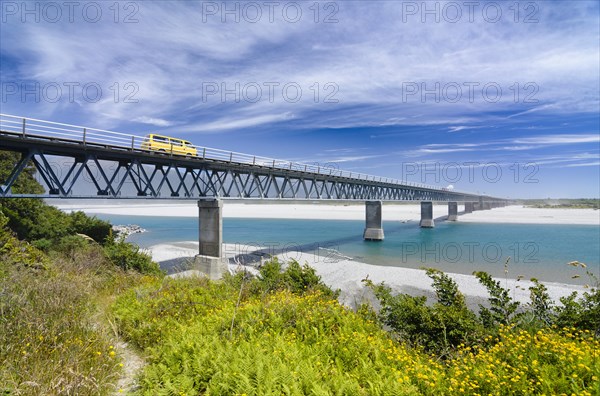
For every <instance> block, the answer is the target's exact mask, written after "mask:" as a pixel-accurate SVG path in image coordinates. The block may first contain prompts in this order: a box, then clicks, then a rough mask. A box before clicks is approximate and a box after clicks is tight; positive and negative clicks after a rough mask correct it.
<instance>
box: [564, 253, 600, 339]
mask: <svg viewBox="0 0 600 396" xmlns="http://www.w3.org/2000/svg"><path fill="white" fill-rule="evenodd" d="M578 264H579V265H582V268H585V264H582V263H578ZM586 274H587V275H588V276H589V277H590V279H591V281H592V285H591V287H590V288H589V291H585V292H583V293H582V296H581V297H580V298H579V299H578V298H577V297H578V295H579V294H578V293H577V292H573V293H571V294H570V295H569V296H567V297H561V298H560V302H561V303H562V306H558V307H557V308H556V311H557V314H556V319H555V324H556V325H557V326H558V327H560V328H563V327H576V328H578V329H584V330H590V331H593V332H594V333H595V334H596V335H597V336H598V337H600V282H599V280H598V278H597V277H596V276H595V275H594V274H593V273H591V272H590V271H586Z"/></svg>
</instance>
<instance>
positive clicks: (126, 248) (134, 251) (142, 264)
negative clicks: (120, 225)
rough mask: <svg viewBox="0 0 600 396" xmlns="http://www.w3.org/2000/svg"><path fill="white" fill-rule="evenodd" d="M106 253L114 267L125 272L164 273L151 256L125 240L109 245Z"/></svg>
mask: <svg viewBox="0 0 600 396" xmlns="http://www.w3.org/2000/svg"><path fill="white" fill-rule="evenodd" d="M104 251H105V253H106V255H107V257H108V259H109V260H110V261H111V262H112V263H113V264H114V265H116V266H118V267H120V268H122V269H124V270H135V271H138V272H140V273H142V274H153V275H160V274H162V273H163V272H162V271H161V269H160V267H159V265H158V264H157V263H155V262H154V261H152V257H150V255H149V254H147V253H145V252H143V251H141V250H140V248H139V246H137V245H134V244H132V243H129V242H125V240H124V239H123V238H121V239H119V240H117V241H110V242H109V243H107V244H106V246H105V247H104Z"/></svg>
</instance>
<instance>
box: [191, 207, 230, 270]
mask: <svg viewBox="0 0 600 396" xmlns="http://www.w3.org/2000/svg"><path fill="white" fill-rule="evenodd" d="M198 220H199V231H200V232H199V237H200V238H199V242H200V246H199V251H198V255H197V256H196V258H195V260H194V264H195V265H194V267H195V269H198V270H199V271H201V272H203V273H205V274H207V275H208V276H209V278H211V279H219V278H221V276H222V275H223V273H224V272H225V271H227V269H228V268H227V259H226V258H223V257H222V249H223V201H221V200H218V199H212V200H200V201H198Z"/></svg>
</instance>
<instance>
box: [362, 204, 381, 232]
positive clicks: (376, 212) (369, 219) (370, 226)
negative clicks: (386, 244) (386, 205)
mask: <svg viewBox="0 0 600 396" xmlns="http://www.w3.org/2000/svg"><path fill="white" fill-rule="evenodd" d="M381 209H382V204H381V201H366V202H365V215H366V226H365V232H364V234H363V238H364V239H365V240H367V241H383V238H384V235H383V224H382V219H381V212H382V210H381Z"/></svg>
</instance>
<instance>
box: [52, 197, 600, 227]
mask: <svg viewBox="0 0 600 396" xmlns="http://www.w3.org/2000/svg"><path fill="white" fill-rule="evenodd" d="M115 203H116V202H114V201H107V203H105V204H95V205H90V204H89V203H86V204H69V203H66V204H59V205H56V206H57V207H58V208H59V209H61V210H63V211H65V212H71V211H77V210H81V211H83V212H85V213H87V214H91V215H94V214H103V215H122V216H153V217H194V218H195V217H197V216H198V207H197V204H196V203H195V202H194V203H185V204H181V203H171V204H165V203H157V204H155V203H150V204H149V203H147V202H146V203H125V204H121V205H118V206H117V205H115ZM433 211H434V213H433V215H434V218H438V219H444V218H445V217H446V216H447V214H448V208H447V205H445V204H436V205H434V207H433ZM458 211H459V217H458V222H463V223H491V224H498V223H505V224H557V225H559V224H569V225H596V226H600V211H599V210H594V209H566V208H556V209H554V208H552V209H547V208H528V207H524V206H520V205H513V206H507V207H503V208H496V209H492V210H481V211H476V212H473V213H468V214H464V213H462V214H461V212H462V211H464V206H463V205H458ZM382 214H383V221H384V222H386V221H419V220H420V214H421V208H420V205H419V204H414V203H386V202H384V204H383V213H382ZM223 217H224V218H259V219H318V220H364V219H365V207H364V204H363V203H362V202H349V203H345V204H342V203H339V202H322V201H321V202H319V204H314V203H313V201H307V202H306V203H295V202H294V203H291V202H286V203H279V204H276V203H272V202H264V203H239V202H227V201H225V204H224V205H223ZM384 227H385V225H384Z"/></svg>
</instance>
